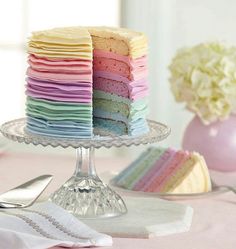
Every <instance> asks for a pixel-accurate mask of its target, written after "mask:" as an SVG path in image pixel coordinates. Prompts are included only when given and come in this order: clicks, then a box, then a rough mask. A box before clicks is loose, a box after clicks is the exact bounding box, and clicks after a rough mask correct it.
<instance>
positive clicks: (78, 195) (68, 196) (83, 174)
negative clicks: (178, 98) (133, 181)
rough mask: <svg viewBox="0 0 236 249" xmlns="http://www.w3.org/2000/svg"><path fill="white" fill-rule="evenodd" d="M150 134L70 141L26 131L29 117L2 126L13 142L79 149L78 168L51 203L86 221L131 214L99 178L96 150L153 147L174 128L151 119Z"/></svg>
mask: <svg viewBox="0 0 236 249" xmlns="http://www.w3.org/2000/svg"><path fill="white" fill-rule="evenodd" d="M148 125H149V128H150V131H149V132H148V133H147V134H145V135H140V136H128V135H124V136H114V135H111V134H109V133H107V132H106V131H104V130H101V129H94V136H93V138H91V139H78V138H73V139H68V138H61V137H48V136H39V135H34V134H30V133H27V132H26V131H25V127H26V118H22V119H16V120H12V121H9V122H7V123H5V124H3V125H2V126H1V132H2V134H3V135H4V136H5V137H6V138H8V139H10V140H13V141H17V142H20V143H22V142H24V143H26V144H34V145H39V144H40V145H43V146H49V145H50V146H52V147H58V146H61V147H63V148H67V147H73V148H75V149H76V155H77V157H76V158H77V160H76V169H75V172H74V174H73V176H72V177H71V178H70V179H69V180H68V181H67V182H66V183H64V184H63V185H62V186H61V187H60V188H59V189H58V190H57V191H56V192H54V193H53V194H52V195H51V197H50V200H51V201H53V202H54V203H56V204H57V205H59V206H61V207H62V208H64V209H66V210H68V211H69V212H71V213H72V214H74V215H76V216H79V217H82V218H100V217H101V218H102V217H113V216H118V215H121V214H124V213H126V212H127V208H126V205H125V203H124V201H123V200H122V198H121V197H120V196H119V195H118V194H117V193H116V192H114V191H113V190H112V189H111V188H110V187H109V186H107V185H106V184H105V183H103V182H102V181H101V180H100V178H99V177H98V176H97V173H96V169H95V164H94V149H95V148H101V147H106V148H110V147H114V146H115V147H120V146H131V145H141V144H149V143H154V142H158V141H161V140H163V139H165V138H166V137H167V136H168V135H169V134H170V129H169V128H168V127H167V126H166V125H164V124H161V123H158V122H155V121H151V120H148Z"/></svg>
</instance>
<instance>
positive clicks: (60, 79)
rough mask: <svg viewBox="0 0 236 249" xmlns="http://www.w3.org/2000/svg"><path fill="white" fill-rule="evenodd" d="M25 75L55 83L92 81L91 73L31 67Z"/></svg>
mask: <svg viewBox="0 0 236 249" xmlns="http://www.w3.org/2000/svg"><path fill="white" fill-rule="evenodd" d="M26 75H27V76H29V77H30V78H33V79H36V80H42V81H50V82H57V83H66V82H71V83H79V82H92V74H91V73H87V72H86V73H83V72H81V73H79V74H67V73H58V72H57V73H56V72H42V71H37V70H34V69H32V68H30V67H29V68H28V69H27V72H26Z"/></svg>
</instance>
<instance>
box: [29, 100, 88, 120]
mask: <svg viewBox="0 0 236 249" xmlns="http://www.w3.org/2000/svg"><path fill="white" fill-rule="evenodd" d="M26 106H27V108H26V112H27V114H28V115H29V116H31V117H37V118H43V119H48V120H54V121H64V120H68V121H78V120H80V121H82V122H91V119H92V116H91V115H92V106H91V105H90V104H88V105H86V104H78V103H65V102H52V101H48V100H41V99H40V100H39V99H33V98H30V97H28V98H27V103H26Z"/></svg>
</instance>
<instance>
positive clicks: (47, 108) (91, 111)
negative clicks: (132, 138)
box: [26, 27, 148, 138]
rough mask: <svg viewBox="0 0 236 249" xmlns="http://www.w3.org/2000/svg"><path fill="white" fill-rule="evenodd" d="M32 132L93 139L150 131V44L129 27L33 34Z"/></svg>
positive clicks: (29, 97) (29, 112) (28, 110)
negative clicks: (99, 134)
mask: <svg viewBox="0 0 236 249" xmlns="http://www.w3.org/2000/svg"><path fill="white" fill-rule="evenodd" d="M28 53H29V57H28V64H29V67H28V69H27V79H26V81H27V85H26V95H27V101H26V116H27V126H26V131H27V132H30V133H33V134H38V135H46V136H54V137H56V136H58V137H67V138H75V137H79V138H90V137H92V136H93V128H94V127H95V128H97V129H102V130H104V131H106V132H109V133H111V134H116V135H125V134H127V135H140V134H144V133H146V132H148V125H147V122H146V115H147V95H148V86H147V40H146V37H145V35H144V34H142V33H140V32H135V31H130V30H127V29H123V28H108V27H68V28H55V29H51V30H45V31H39V32H33V34H32V36H31V38H30V41H29V46H28Z"/></svg>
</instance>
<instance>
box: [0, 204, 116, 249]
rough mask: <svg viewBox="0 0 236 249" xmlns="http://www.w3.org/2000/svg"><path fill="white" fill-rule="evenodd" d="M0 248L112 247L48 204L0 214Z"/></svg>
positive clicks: (104, 238)
mask: <svg viewBox="0 0 236 249" xmlns="http://www.w3.org/2000/svg"><path fill="white" fill-rule="evenodd" d="M0 211H1V212H0V248H4V249H45V248H50V247H53V246H62V247H88V246H111V245H112V238H111V237H110V236H108V235H105V234H101V233H98V232H96V231H95V230H93V229H91V228H90V227H88V226H87V225H85V224H83V223H82V222H80V221H79V220H78V219H76V218H75V217H74V216H73V215H71V214H69V213H68V212H66V211H65V210H64V209H62V208H60V207H58V206H57V205H55V204H53V203H51V202H43V203H38V204H35V205H33V206H32V207H29V208H25V209H1V210H0Z"/></svg>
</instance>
